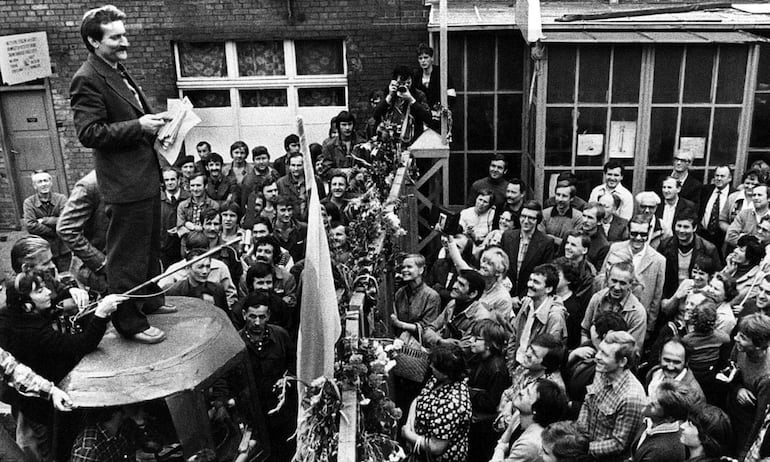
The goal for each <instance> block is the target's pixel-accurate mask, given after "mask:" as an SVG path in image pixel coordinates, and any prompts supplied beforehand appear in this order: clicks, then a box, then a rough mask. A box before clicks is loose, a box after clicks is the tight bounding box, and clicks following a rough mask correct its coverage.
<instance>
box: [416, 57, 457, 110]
mask: <svg viewBox="0 0 770 462" xmlns="http://www.w3.org/2000/svg"><path fill="white" fill-rule="evenodd" d="M446 81H447V84H446V88H447V90H452V89H454V88H455V84H454V82H453V81H452V76H451V75H449V73H447V79H446ZM412 86H413V87H414V88H416V89H418V90H420V91H421V92H423V93H425V98H426V100H427V103H428V107H430V108H431V109H433V106H434V105H435V104H436V103H440V102H441V70H440V69H439V67H438V66H433V69H431V71H430V81H429V82H428V86H427V87H426V86H425V85H423V83H422V69H415V70H414V75H413V76H412ZM455 99H457V97H455V96H447V104H448V105H449V108H450V109H451V108H453V107H454V102H455Z"/></svg>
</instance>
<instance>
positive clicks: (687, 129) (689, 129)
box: [679, 107, 711, 165]
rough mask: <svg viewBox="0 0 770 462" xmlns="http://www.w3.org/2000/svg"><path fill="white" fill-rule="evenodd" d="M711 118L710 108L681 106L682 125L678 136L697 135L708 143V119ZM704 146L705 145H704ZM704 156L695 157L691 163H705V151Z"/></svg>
mask: <svg viewBox="0 0 770 462" xmlns="http://www.w3.org/2000/svg"><path fill="white" fill-rule="evenodd" d="M710 118H711V108H706V107H701V108H688V107H686V108H683V109H682V125H681V127H680V128H679V137H680V139H681V138H682V137H685V136H686V137H698V138H706V144H708V134H709V119H710ZM704 147H705V145H704ZM703 154H704V158H700V159H695V160H694V161H693V165H705V164H706V159H705V152H704V153H703Z"/></svg>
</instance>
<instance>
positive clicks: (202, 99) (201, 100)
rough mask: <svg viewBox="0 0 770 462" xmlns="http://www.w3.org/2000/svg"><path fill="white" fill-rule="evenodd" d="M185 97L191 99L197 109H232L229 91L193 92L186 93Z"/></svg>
mask: <svg viewBox="0 0 770 462" xmlns="http://www.w3.org/2000/svg"><path fill="white" fill-rule="evenodd" d="M184 96H186V97H188V98H190V102H191V103H192V105H193V106H194V107H196V108H207V107H230V91H229V90H192V91H185V92H184Z"/></svg>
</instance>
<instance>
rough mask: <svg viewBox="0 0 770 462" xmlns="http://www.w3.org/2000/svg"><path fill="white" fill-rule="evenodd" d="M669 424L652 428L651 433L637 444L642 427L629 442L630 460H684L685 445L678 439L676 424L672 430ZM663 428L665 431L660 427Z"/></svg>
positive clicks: (682, 461)
mask: <svg viewBox="0 0 770 462" xmlns="http://www.w3.org/2000/svg"><path fill="white" fill-rule="evenodd" d="M670 427H671V426H670V425H663V426H659V427H657V428H653V429H652V434H651V435H647V437H646V438H645V439H644V441H642V444H641V445H640V444H639V440H640V439H641V437H642V435H643V434H644V432H645V430H646V428H645V427H642V428H640V429H639V432H638V433H637V434H636V437H634V439H633V443H631V453H632V454H633V455H632V457H631V461H632V462H658V461H664V460H665V461H666V462H684V461H685V460H686V459H687V455H686V452H687V451H686V449H685V446H684V445H683V444H682V443H681V442H680V441H679V429H678V426H677V428H676V429H675V430H674V429H673V428H670ZM663 428H665V431H662V429H663ZM637 446H638V447H637Z"/></svg>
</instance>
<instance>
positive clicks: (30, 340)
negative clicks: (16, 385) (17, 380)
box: [0, 308, 108, 424]
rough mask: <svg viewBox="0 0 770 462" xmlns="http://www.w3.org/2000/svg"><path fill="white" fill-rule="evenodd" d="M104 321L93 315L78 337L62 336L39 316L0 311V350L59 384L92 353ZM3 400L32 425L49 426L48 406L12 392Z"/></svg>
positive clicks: (49, 406)
mask: <svg viewBox="0 0 770 462" xmlns="http://www.w3.org/2000/svg"><path fill="white" fill-rule="evenodd" d="M107 322H108V319H107V318H98V317H96V316H92V317H91V320H90V322H89V323H88V324H87V326H86V328H85V330H83V332H82V333H79V334H64V333H61V332H58V331H55V330H54V329H53V328H52V327H51V320H50V319H48V318H45V317H43V316H41V315H39V314H34V313H26V312H19V311H17V310H13V309H10V308H6V309H4V310H0V348H3V349H5V350H7V351H8V352H9V353H11V354H12V355H14V356H15V357H16V359H18V360H19V362H20V363H22V364H25V365H27V366H29V367H30V368H31V369H32V370H33V371H35V372H36V373H38V374H39V375H41V376H43V377H45V378H46V379H48V380H50V381H52V382H54V383H58V382H59V381H61V380H62V379H63V378H64V377H65V376H66V375H67V374H68V373H69V372H70V371H71V370H72V369H73V368H74V367H75V366H77V364H78V362H80V360H81V359H82V358H83V356H85V355H86V354H88V353H90V352H92V351H94V350H95V349H96V348H97V347H98V346H99V342H100V341H101V340H102V336H104V331H105V330H106V329H107ZM3 400H4V401H6V402H9V403H11V404H12V405H13V406H14V407H16V408H18V409H20V410H21V411H22V412H24V413H25V414H27V415H28V416H29V417H31V418H32V420H34V421H35V422H38V423H43V424H46V423H49V422H50V419H51V418H52V416H53V411H52V407H51V404H50V403H48V402H46V401H43V400H41V399H38V398H28V397H23V396H21V395H18V394H17V393H16V392H11V394H10V395H6V396H4V397H3Z"/></svg>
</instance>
